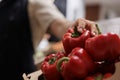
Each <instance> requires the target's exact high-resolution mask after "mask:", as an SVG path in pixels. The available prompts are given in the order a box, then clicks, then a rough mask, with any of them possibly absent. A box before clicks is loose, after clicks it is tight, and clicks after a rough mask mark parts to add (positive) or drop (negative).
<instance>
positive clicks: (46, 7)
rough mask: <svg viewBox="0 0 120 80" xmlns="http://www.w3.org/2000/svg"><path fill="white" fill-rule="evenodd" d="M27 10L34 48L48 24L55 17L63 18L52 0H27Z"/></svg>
mask: <svg viewBox="0 0 120 80" xmlns="http://www.w3.org/2000/svg"><path fill="white" fill-rule="evenodd" d="M28 12H29V17H30V24H31V30H32V38H33V45H34V48H36V47H37V46H38V45H39V42H40V41H41V39H42V38H43V35H44V34H45V32H46V31H47V29H48V27H49V25H50V24H51V23H52V22H53V21H54V20H56V19H64V16H63V15H62V14H61V13H60V12H59V11H58V9H57V8H56V6H55V5H54V3H53V1H52V0H29V4H28Z"/></svg>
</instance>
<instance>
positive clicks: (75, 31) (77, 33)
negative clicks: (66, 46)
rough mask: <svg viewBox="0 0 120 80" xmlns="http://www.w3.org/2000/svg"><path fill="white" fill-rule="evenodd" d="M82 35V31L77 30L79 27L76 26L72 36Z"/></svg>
mask: <svg viewBox="0 0 120 80" xmlns="http://www.w3.org/2000/svg"><path fill="white" fill-rule="evenodd" d="M78 36H80V33H79V32H78V31H77V27H76V26H75V27H74V33H72V35H71V37H78Z"/></svg>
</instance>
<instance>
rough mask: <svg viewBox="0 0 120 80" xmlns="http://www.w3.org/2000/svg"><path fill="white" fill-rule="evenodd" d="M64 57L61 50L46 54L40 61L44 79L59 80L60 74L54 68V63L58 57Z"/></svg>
mask: <svg viewBox="0 0 120 80" xmlns="http://www.w3.org/2000/svg"><path fill="white" fill-rule="evenodd" d="M62 57H64V53H63V52H57V53H56V54H50V55H48V56H47V57H46V58H45V59H44V61H43V62H42V63H41V66H40V68H41V70H42V72H43V75H44V76H45V79H46V80H61V75H60V73H59V72H58V71H57V69H56V63H57V61H58V59H59V58H62Z"/></svg>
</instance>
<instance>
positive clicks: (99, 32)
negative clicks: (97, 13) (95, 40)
mask: <svg viewBox="0 0 120 80" xmlns="http://www.w3.org/2000/svg"><path fill="white" fill-rule="evenodd" d="M96 28H97V30H98V34H101V31H100V29H99V27H98V24H96Z"/></svg>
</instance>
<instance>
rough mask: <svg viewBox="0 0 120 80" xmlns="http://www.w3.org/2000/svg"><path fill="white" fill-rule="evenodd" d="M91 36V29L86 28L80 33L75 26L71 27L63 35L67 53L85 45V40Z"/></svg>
mask: <svg viewBox="0 0 120 80" xmlns="http://www.w3.org/2000/svg"><path fill="white" fill-rule="evenodd" d="M89 37H91V34H90V31H88V30H85V31H84V32H83V33H79V32H77V31H76V29H75V30H74V29H73V28H69V29H68V32H67V33H65V34H64V35H63V38H62V43H63V47H64V49H65V52H66V54H67V55H68V54H69V53H70V52H71V51H72V49H73V48H75V47H82V48H84V46H85V41H86V40H87V39H88V38H89Z"/></svg>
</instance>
